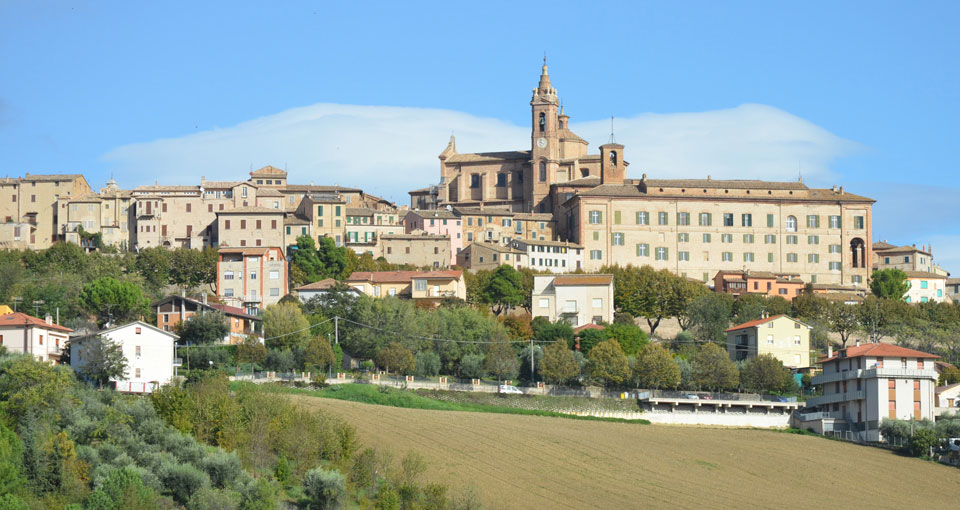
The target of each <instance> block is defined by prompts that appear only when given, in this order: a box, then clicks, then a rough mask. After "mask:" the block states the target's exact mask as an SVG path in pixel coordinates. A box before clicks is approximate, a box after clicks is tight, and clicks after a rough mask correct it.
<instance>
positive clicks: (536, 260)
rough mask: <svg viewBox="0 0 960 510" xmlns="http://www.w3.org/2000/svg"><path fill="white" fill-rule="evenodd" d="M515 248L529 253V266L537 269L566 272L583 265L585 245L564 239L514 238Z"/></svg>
mask: <svg viewBox="0 0 960 510" xmlns="http://www.w3.org/2000/svg"><path fill="white" fill-rule="evenodd" d="M512 245H513V248H514V249H515V250H517V251H519V252H522V253H526V254H527V267H529V268H531V269H535V270H537V271H550V272H551V273H565V272H567V271H579V270H580V268H582V267H583V246H580V245H578V244H573V243H565V242H562V241H542V240H533V239H514V240H513V243H512Z"/></svg>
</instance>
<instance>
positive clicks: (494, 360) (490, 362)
mask: <svg viewBox="0 0 960 510" xmlns="http://www.w3.org/2000/svg"><path fill="white" fill-rule="evenodd" d="M486 354H487V355H486V359H485V364H486V368H487V372H489V373H490V374H491V375H495V376H497V381H498V382H499V381H502V380H504V379H514V378H516V377H517V373H518V372H519V370H520V362H519V361H518V360H517V352H516V351H515V350H514V348H513V345H511V344H510V342H509V340H507V339H506V338H504V337H499V338H495V339H493V341H492V342H491V343H489V344H487V353H486Z"/></svg>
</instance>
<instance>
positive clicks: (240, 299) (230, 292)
mask: <svg viewBox="0 0 960 510" xmlns="http://www.w3.org/2000/svg"><path fill="white" fill-rule="evenodd" d="M287 271H288V268H287V260H286V258H284V256H283V250H282V249H281V248H279V247H276V246H272V247H263V248H251V247H247V248H220V249H219V250H218V258H217V297H218V298H219V299H220V302H221V303H223V304H226V305H229V306H233V307H236V308H241V309H243V310H244V311H246V312H247V313H249V314H251V315H257V314H258V313H259V311H260V310H263V309H264V308H266V307H268V306H270V305H273V304H276V303H277V302H278V301H280V299H281V298H282V297H283V296H286V295H287V294H288V293H289V284H288V281H289V274H288V272H287Z"/></svg>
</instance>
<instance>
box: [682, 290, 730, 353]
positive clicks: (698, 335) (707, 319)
mask: <svg viewBox="0 0 960 510" xmlns="http://www.w3.org/2000/svg"><path fill="white" fill-rule="evenodd" d="M733 305H734V302H733V298H732V297H731V296H730V295H729V294H719V293H715V292H711V293H708V294H704V295H702V296H699V297H697V298H696V299H694V300H693V301H691V302H690V304H689V305H687V316H688V317H689V321H690V323H689V326H690V327H689V328H688V329H687V331H689V332H690V334H691V335H692V336H693V338H694V339H696V340H698V341H700V342H717V343H726V341H727V334H726V332H725V330H726V329H727V328H728V327H729V326H730V315H731V313H732V311H731V310H732V308H733Z"/></svg>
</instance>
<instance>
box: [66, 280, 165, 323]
mask: <svg viewBox="0 0 960 510" xmlns="http://www.w3.org/2000/svg"><path fill="white" fill-rule="evenodd" d="M79 303H80V306H82V307H83V308H84V309H86V310H87V311H88V312H90V313H91V314H93V315H96V316H97V317H98V318H99V320H100V322H101V323H106V322H111V323H115V322H121V323H122V322H128V321H131V320H134V319H137V318H139V317H141V316H142V315H143V314H145V313H146V312H147V306H148V305H149V300H148V299H147V298H146V297H144V296H143V294H142V293H141V292H140V287H138V286H137V285H136V284H134V283H131V282H124V281H120V280H117V279H116V278H111V277H109V276H108V277H103V278H98V279H96V280H94V281H92V282H90V283H88V284H87V285H84V286H83V290H82V291H81V292H80V296H79Z"/></svg>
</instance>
